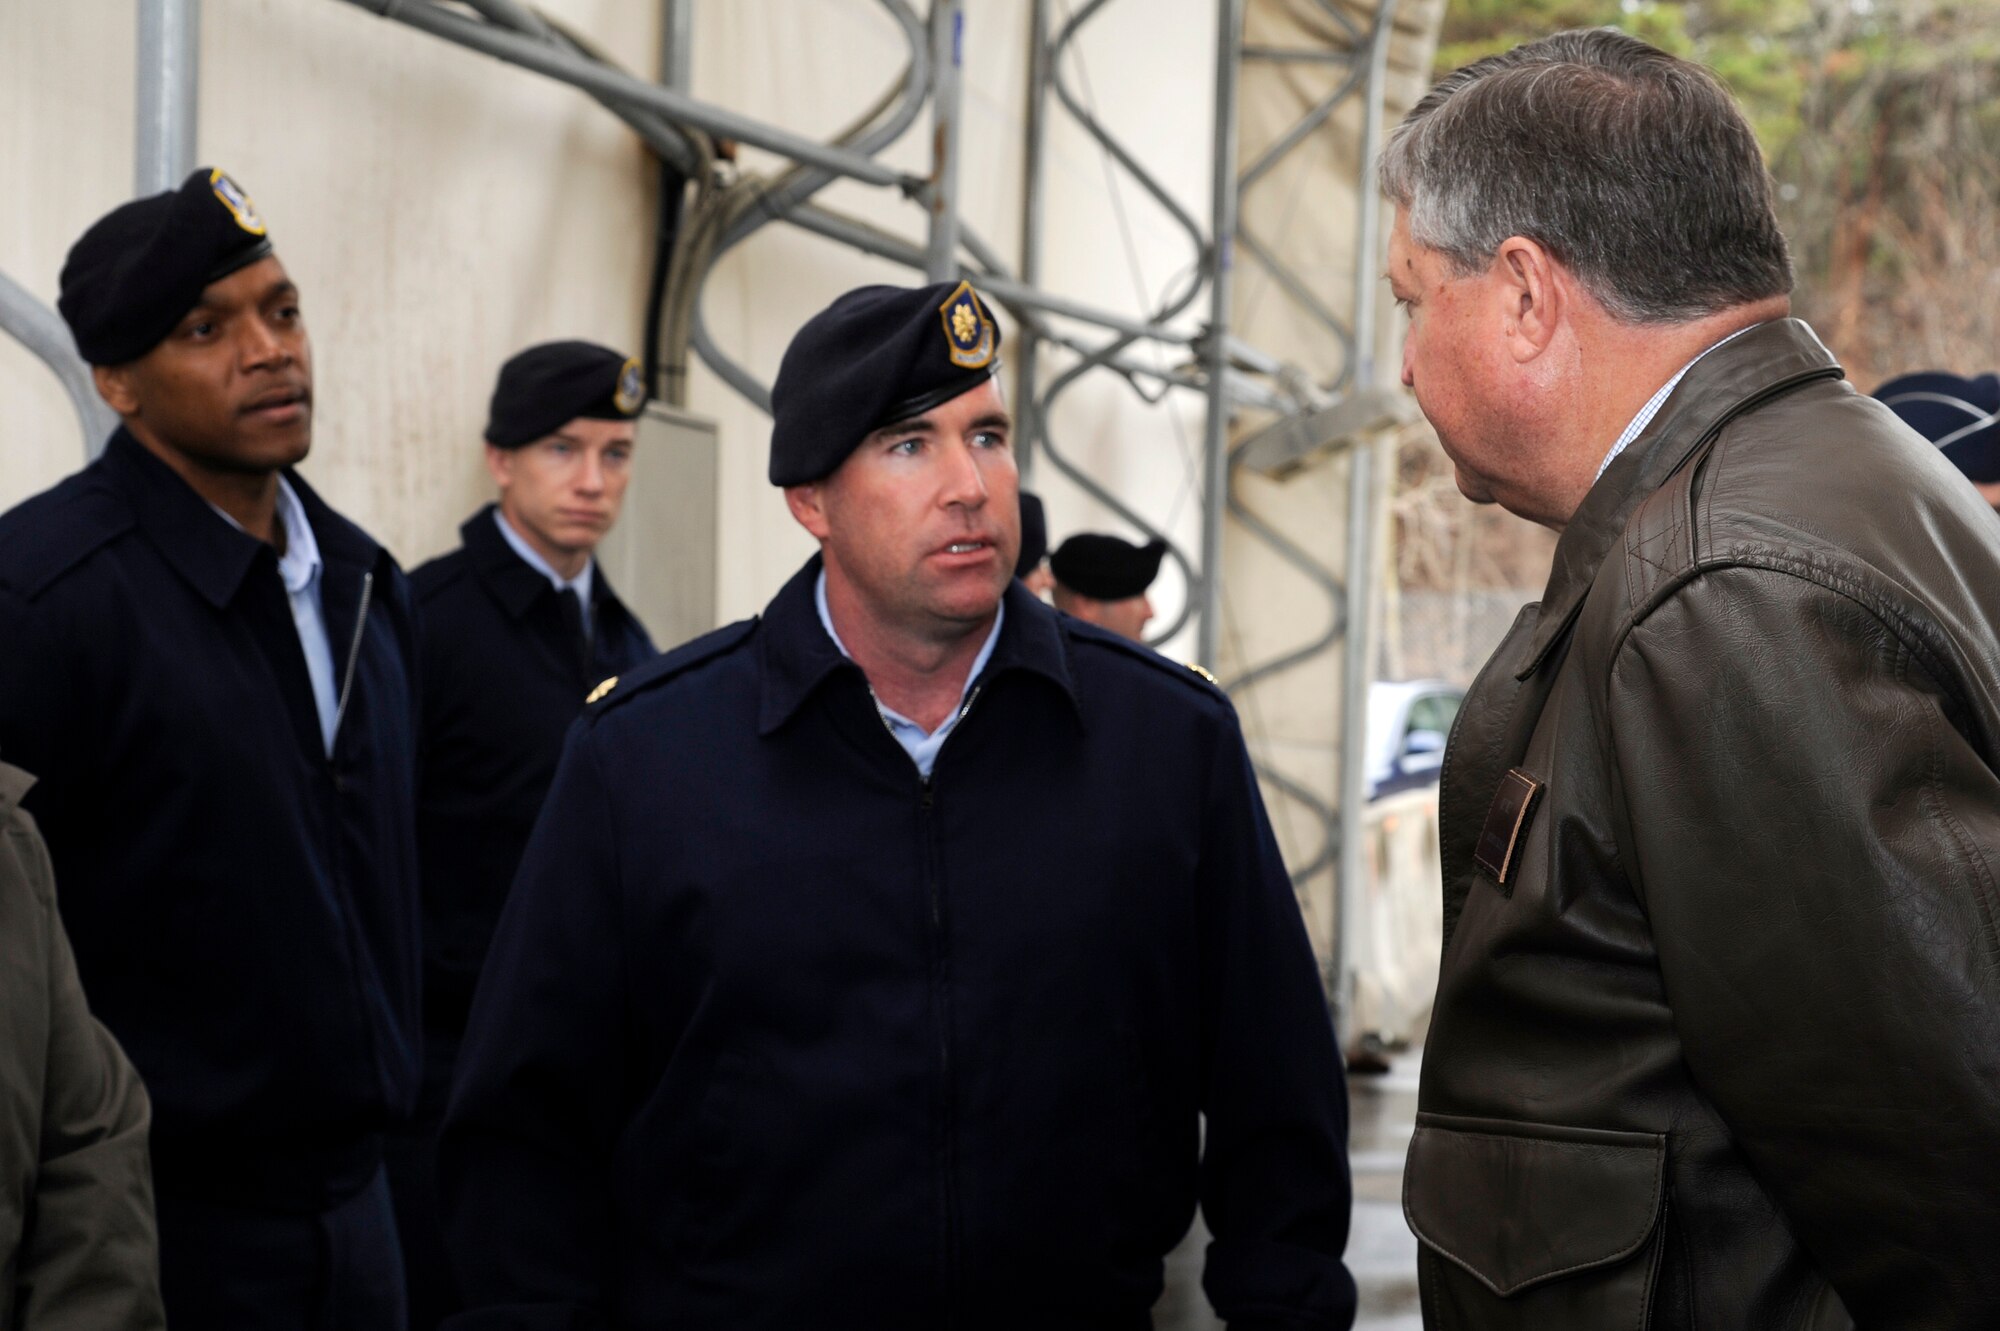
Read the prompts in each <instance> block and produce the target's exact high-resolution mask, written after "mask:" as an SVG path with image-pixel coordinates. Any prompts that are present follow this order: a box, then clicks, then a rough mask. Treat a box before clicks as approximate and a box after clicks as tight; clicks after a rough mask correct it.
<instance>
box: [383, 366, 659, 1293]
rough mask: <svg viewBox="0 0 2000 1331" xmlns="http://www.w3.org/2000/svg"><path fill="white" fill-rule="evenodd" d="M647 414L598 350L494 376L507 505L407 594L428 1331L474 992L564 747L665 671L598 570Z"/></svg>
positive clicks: (422, 1252)
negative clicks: (597, 711) (442, 1186)
mask: <svg viewBox="0 0 2000 1331" xmlns="http://www.w3.org/2000/svg"><path fill="white" fill-rule="evenodd" d="M645 398H646V394H645V386H644V383H643V381H642V380H641V378H640V374H639V362H637V361H636V360H630V359H628V358H626V357H625V356H624V355H622V354H621V353H619V352H616V351H613V350H611V349H610V348H608V347H601V346H597V345H595V344H593V343H589V342H548V343H544V344H542V345H540V346H535V347H530V348H528V349H527V350H526V351H523V352H521V353H520V354H519V355H517V356H515V357H514V358H513V359H511V360H509V361H508V362H507V363H506V364H505V365H503V366H501V367H500V377H499V381H498V383H497V384H496V385H495V386H494V389H493V401H492V405H491V409H490V410H489V412H488V418H487V425H486V467H487V470H488V471H490V472H492V474H493V480H494V484H495V485H497V486H498V487H499V491H500V498H499V502H498V503H496V504H487V505H485V506H484V507H483V508H481V509H480V510H479V511H478V512H477V513H474V514H473V515H472V516H471V517H470V518H468V519H466V521H465V525H464V526H462V527H460V528H459V534H460V535H461V536H462V537H463V538H464V542H465V543H464V544H463V545H462V546H460V547H459V548H458V549H457V550H454V551H452V552H451V553H450V554H448V555H445V556H443V557H442V558H440V559H434V560H432V561H431V562H430V563H428V564H425V565H424V566H423V567H421V568H419V569H417V570H416V571H415V572H413V573H412V574H411V575H410V581H411V583H412V584H413V585H414V586H415V588H416V596H417V605H418V607H419V610H420V612H421V616H422V620H423V627H422V630H421V632H422V640H421V651H422V670H421V672H420V673H421V675H422V678H423V745H422V748H423V776H422V781H421V784H420V786H419V788H418V795H417V852H418V857H419V860H420V862H421V864H422V867H423V897H424V1081H423V1089H422V1091H421V1092H420V1093H419V1095H418V1097H417V1115H416V1118H415V1120H414V1121H413V1122H412V1124H411V1126H410V1129H409V1131H408V1132H407V1133H406V1134H404V1135H402V1136H400V1137H399V1138H398V1140H397V1141H395V1142H394V1143H393V1146H392V1150H391V1154H390V1169H391V1174H392V1182H393V1183H394V1185H395V1188H394V1191H395V1195H396V1219H397V1228H398V1230H399V1232H400V1233H401V1235H402V1240H403V1257H404V1271H405V1274H406V1275H407V1277H408V1281H409V1289H410V1324H411V1326H413V1327H417V1328H421V1331H431V1328H434V1327H436V1326H437V1325H438V1323H439V1322H441V1321H442V1320H443V1319H444V1318H445V1317H446V1316H447V1315H449V1314H450V1313H452V1312H454V1311H456V1300H455V1297H454V1295H453V1294H452V1282H451V1276H450V1270H449V1267H448V1265H447V1264H446V1261H445V1255H444V1243H443V1237H442V1235H441V1234H440V1233H439V1231H438V1222H437V1205H436V1200H435V1182H434V1170H433V1159H434V1148H435V1138H436V1134H437V1128H438V1124H439V1122H440V1120H441V1119H442V1118H443V1115H444V1100H445V1095H446V1092H447V1091H448V1090H449V1088H450V1085H451V1068H452V1063H453V1061H454V1059H455V1058H456V1055H457V1052H458V1044H459V1041H460V1039H462V1038H463V1036H464V1033H465V1016H466V1013H467V1012H468V1011H469V1010H470V1008H471V1006H472V989H473V984H474V982H475V981H476V980H478V978H479V967H480V964H481V963H482V962H484V961H485V959H486V948H487V945H488V943H489V942H490V941H491V940H492V937H493V926H494V924H495V923H496V922H497V921H498V920H499V918H500V906H501V903H502V902H504V901H505V900H506V897H507V887H508V885H509V884H510V883H512V882H513V881H514V870H515V868H516V867H517V866H518V865H519V864H520V860H521V849H522V847H524V846H525V845H527V842H528V832H529V831H530V829H532V828H533V827H534V823H535V815H536V814H537V813H538V812H540V810H541V807H542V797H543V796H544V795H545V794H547V793H548V789H549V780H550V779H551V778H552V777H553V776H554V775H555V770H556V758H557V757H558V756H559V755H560V754H561V752H562V741H563V732H564V731H566V730H568V729H569V725H570V723H571V722H572V721H574V720H576V717H577V713H579V712H581V711H582V710H583V700H584V697H585V696H586V695H587V694H588V693H589V692H590V690H591V688H592V686H594V685H596V684H598V683H599V682H600V681H602V680H605V679H607V678H609V677H611V676H615V675H617V674H619V673H620V672H622V671H625V670H629V669H631V668H632V667H633V666H635V665H638V664H639V663H640V662H641V661H644V660H646V659H647V658H649V657H651V656H653V655H654V652H653V643H652V640H651V639H650V638H648V637H647V636H646V630H645V628H644V626H642V625H641V624H640V623H639V621H638V619H637V618H635V617H634V616H633V614H632V612H631V611H629V610H628V609H626V608H625V604H624V602H622V601H620V600H619V599H618V596H617V594H616V593H614V592H613V591H612V590H611V585H610V583H609V582H607V581H606V580H605V577H604V571H603V570H602V569H600V568H599V567H598V566H597V563H596V561H595V559H594V558H593V557H592V552H593V551H595V550H596V548H597V544H598V542H600V541H602V540H603V539H604V538H605V536H606V535H608V534H609V533H610V531H611V527H612V524H614V523H615V522H617V520H618V509H619V505H620V504H622V503H623V502H624V498H625V485H626V482H627V481H628V480H630V479H631V468H632V440H633V417H635V416H637V415H638V414H639V409H640V408H641V407H642V406H643V405H644V404H645Z"/></svg>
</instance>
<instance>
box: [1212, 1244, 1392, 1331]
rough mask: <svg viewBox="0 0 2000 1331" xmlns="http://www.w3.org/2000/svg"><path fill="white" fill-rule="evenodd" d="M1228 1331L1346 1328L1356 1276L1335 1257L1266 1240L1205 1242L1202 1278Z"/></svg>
mask: <svg viewBox="0 0 2000 1331" xmlns="http://www.w3.org/2000/svg"><path fill="white" fill-rule="evenodd" d="M1202 1285H1203V1287H1204V1288H1205V1289H1206V1290H1207V1291H1208V1297H1209V1301H1210V1302H1211V1303H1213V1304H1214V1305H1215V1309H1216V1311H1217V1312H1218V1313H1220V1314H1221V1316H1222V1319H1223V1320H1224V1321H1225V1322H1227V1323H1228V1325H1229V1328H1230V1331H1347V1328H1348V1327H1351V1326H1353V1325H1354V1307H1355V1294H1354V1277H1353V1276H1352V1275H1350V1274H1348V1270H1347V1267H1346V1266H1345V1265H1344V1264H1343V1263H1342V1262H1341V1260H1340V1258H1339V1257H1336V1256H1333V1255H1331V1254H1329V1253H1325V1252H1320V1251H1316V1250H1314V1249H1310V1248H1302V1247H1299V1246H1297V1245H1295V1244H1290V1243H1280V1242H1274V1241H1270V1240H1248V1241H1236V1242H1224V1241H1221V1240H1218V1241H1217V1242H1215V1243H1212V1244H1210V1245H1209V1249H1208V1269H1207V1271H1206V1272H1205V1273H1204V1274H1203V1276H1202Z"/></svg>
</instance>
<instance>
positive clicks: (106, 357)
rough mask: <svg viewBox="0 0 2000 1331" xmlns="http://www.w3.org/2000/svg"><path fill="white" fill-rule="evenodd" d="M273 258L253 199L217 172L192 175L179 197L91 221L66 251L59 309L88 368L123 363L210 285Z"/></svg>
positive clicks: (124, 207)
mask: <svg viewBox="0 0 2000 1331" xmlns="http://www.w3.org/2000/svg"><path fill="white" fill-rule="evenodd" d="M270 252H271V238H270V236H269V235H268V234H266V232H265V229H264V219H263V218H261V217H259V216H258V215H257V209H256V206H255V205H254V204H252V203H251V202H250V196H249V195H247V194H245V193H244V192H243V188H242V187H241V186H240V185H238V184H237V183H236V182H235V181H234V180H231V179H230V178H229V177H228V175H226V174H225V173H224V172H223V171H222V170H221V169H220V168H218V167H208V166H204V167H198V168H196V170H195V171H194V173H193V174H191V175H190V176H188V178H187V179H186V180H185V181H184V182H182V184H181V187H180V188H179V189H177V190H168V191H166V192H165V193H163V194H155V195H152V196H150V197H148V198H144V199H134V200H133V201H132V202H130V203H126V204H121V205H120V206H118V207H116V208H114V209H112V210H111V211H110V212H108V213H106V214H105V215H104V216H103V217H100V218H98V219H97V221H96V222H94V223H92V224H91V227H90V229H89V230H88V231H85V232H84V233H83V235H82V237H81V238H80V239H78V241H77V242H76V244H74V245H72V246H70V251H69V258H68V259H67V260H66V261H65V262H64V263H63V270H62V294H61V295H60V296H58V297H57V299H56V308H57V309H59V310H61V311H62V316H63V319H64V320H65V321H66V322H67V323H68V324H69V331H70V332H71V334H72V335H74V336H75V338H76V349H77V350H78V351H80V352H82V353H83V358H84V359H85V360H87V361H89V362H90V363H91V364H92V365H123V364H124V363H125V362H126V361H131V360H137V359H138V358H139V357H141V356H143V355H145V354H146V353H147V352H149V351H151V350H152V349H153V348H154V347H156V346H158V345H159V344H160V343H161V341H162V340H164V339H165V338H166V336H167V334H168V333H171V332H173V331H174V325H175V324H177V323H179V322H180V321H181V318H182V316H184V315H185V314H186V313H187V312H188V311H189V310H191V309H193V308H194V307H195V305H196V304H198V303H199V302H200V300H201V293H202V289H203V288H204V287H206V286H207V285H208V284H209V283H210V282H216V281H220V280H221V279H223V278H225V277H227V276H229V275H230V274H231V273H233V272H235V271H236V270H237V269H239V268H244V267H248V266H249V265H250V264H253V263H255V262H257V260H259V259H261V258H263V257H264V256H265V255H267V254H269V253H270Z"/></svg>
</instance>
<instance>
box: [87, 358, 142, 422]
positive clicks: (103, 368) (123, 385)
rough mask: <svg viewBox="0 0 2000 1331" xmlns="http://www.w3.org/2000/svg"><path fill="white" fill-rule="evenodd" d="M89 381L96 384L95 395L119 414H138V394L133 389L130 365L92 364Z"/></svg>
mask: <svg viewBox="0 0 2000 1331" xmlns="http://www.w3.org/2000/svg"><path fill="white" fill-rule="evenodd" d="M90 381H91V382H92V383H94V384H96V385H97V395H98V396H99V397H101V398H103V399H104V401H105V403H106V405H108V406H109V407H110V408H111V409H112V410H113V411H115V412H117V413H118V414H119V415H120V416H136V415H137V414H138V412H139V395H138V393H137V392H135V391H133V387H132V372H131V369H130V367H128V366H124V365H93V366H91V367H90Z"/></svg>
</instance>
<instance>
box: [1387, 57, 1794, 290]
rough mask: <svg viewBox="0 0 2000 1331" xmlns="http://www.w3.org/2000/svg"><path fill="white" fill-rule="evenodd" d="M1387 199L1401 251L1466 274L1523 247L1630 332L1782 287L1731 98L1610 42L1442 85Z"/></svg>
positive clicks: (1406, 122) (1755, 170) (1491, 63)
mask: <svg viewBox="0 0 2000 1331" xmlns="http://www.w3.org/2000/svg"><path fill="white" fill-rule="evenodd" d="M1381 184H1382V192H1383V193H1384V194H1386V195H1387V196H1388V197H1389V199H1390V200H1391V201H1392V202H1393V203H1395V204H1396V206H1397V207H1399V208H1400V209H1402V211H1403V216H1404V219H1405V221H1406V222H1407V224H1408V227H1409V235H1410V239H1411V240H1413V241H1415V242H1416V243H1417V244H1419V245H1422V246H1424V247H1426V248H1427V249H1432V250H1436V251H1438V252H1440V253H1442V254H1443V255H1444V256H1445V257H1446V259H1447V260H1448V261H1449V263H1450V264H1451V267H1452V268H1453V269H1454V270H1455V272H1456V273H1457V274H1458V275H1459V276H1467V275H1470V274H1472V273H1475V272H1481V271H1484V270H1485V268H1486V266H1487V265H1488V264H1489V263H1491V262H1492V260H1493V255H1494V254H1495V253H1496V252H1497V251H1498V250H1499V248H1500V245H1501V243H1502V242H1503V241H1505V240H1506V239H1507V238H1508V237H1510V236H1525V237H1527V238H1528V239H1530V240H1533V241H1535V242H1537V243H1538V244H1540V245H1542V246H1543V247H1545V248H1546V249H1547V250H1548V251H1549V252H1550V253H1551V254H1553V255H1554V256H1555V258H1556V259H1557V260H1558V261H1560V262H1561V263H1562V264H1563V266H1564V267H1566V268H1568V269H1569V270H1570V271H1571V272H1573V273H1575V274H1576V275H1577V277H1578V279H1579V280H1580V281H1581V282H1582V283H1583V285H1584V287H1585V288H1586V289H1587V290H1588V291H1589V292H1590V293H1591V295H1592V296H1594V297H1595V298H1596V299H1597V301H1598V302H1599V303H1600V304H1602V305H1603V306H1604V307H1605V309H1607V310H1608V311H1610V312H1611V314H1612V315H1614V316H1615V317H1617V318H1619V319H1621V320H1624V321H1625V322H1628V323H1680V322H1685V321H1688V320H1692V319H1698V318H1701V317H1703V316H1706V315H1710V314H1714V313H1717V312H1718V311H1721V310H1725V309H1728V308H1730V307H1731V306H1735V305H1741V304H1746V303H1748V302H1751V301H1757V300H1764V299H1766V298H1768V297H1771V296H1780V295H1784V294H1785V293H1786V292H1789V291H1790V290H1791V289H1792V263H1791V258H1790V256H1789V255H1788V254H1787V252H1786V249H1785V238H1784V236H1783V235H1782V234H1780V232H1779V230H1778V222H1777V218H1776V216H1775V215H1774V214H1773V212H1772V208H1771V177H1770V173H1769V172H1768V171H1766V170H1765V168H1764V159H1763V156H1762V154H1761V153H1760V152H1759V151H1758V148H1757V140H1756V136H1755V135H1753V134H1752V133H1751V131H1750V126H1749V124H1748V123H1747V122H1746V121H1745V120H1744V118H1743V113H1742V112H1741V111H1740V110H1738V109H1737V106H1736V103H1735V102H1734V101H1733V100H1732V99H1731V98H1730V96H1729V93H1728V91H1727V90H1726V89H1724V88H1723V86H1722V84H1721V82H1720V81H1719V80H1717V79H1716V77H1715V76H1714V75H1713V74H1711V73H1710V72H1709V71H1708V70H1706V69H1704V68H1702V67H1701V66H1700V65H1697V64H1694V63H1692V62H1691V61H1687V60H1682V59H1680V58H1678V57H1676V56H1671V55H1668V54H1667V53H1666V52H1664V51H1662V50H1660V49H1658V48H1657V47H1654V46H1649V45H1647V44H1646V43H1645V42H1642V41H1640V40H1639V39H1638V38H1636V37H1629V36H1626V35H1625V34H1624V33H1621V32H1617V31H1615V30H1613V29H1610V28H1594V29H1579V30H1576V31H1571V32H1559V33H1557V34H1555V35H1554V36H1552V37H1544V38H1542V39H1541V40H1539V41H1533V42H1528V43H1526V44H1524V45H1521V46H1517V47H1515V48H1514V49H1513V50H1511V51H1508V52H1506V53H1505V54H1504V55H1496V56H1488V57H1487V58H1486V59H1484V60H1479V61H1475V62H1474V63H1472V64H1470V65H1467V66H1466V67H1465V68H1463V69H1461V70H1458V71H1457V72H1456V73H1454V74H1451V75H1450V76H1448V77H1447V78H1445V79H1444V81H1443V82H1441V83H1439V84H1438V85H1437V86H1436V87H1435V88H1432V89H1431V90H1430V92H1429V93H1427V94H1425V96H1424V98H1423V100H1422V101H1420V102H1418V103H1417V104H1416V106H1415V107H1414V108H1412V109H1411V111H1410V113H1409V115H1407V116H1406V117H1404V119H1403V123H1402V124H1400V125H1398V126H1397V127H1396V130H1395V132H1394V133H1393V134H1392V135H1391V136H1390V138H1389V143H1388V146H1387V147H1386V148H1385V149H1384V150H1383V152H1382V162H1381Z"/></svg>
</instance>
